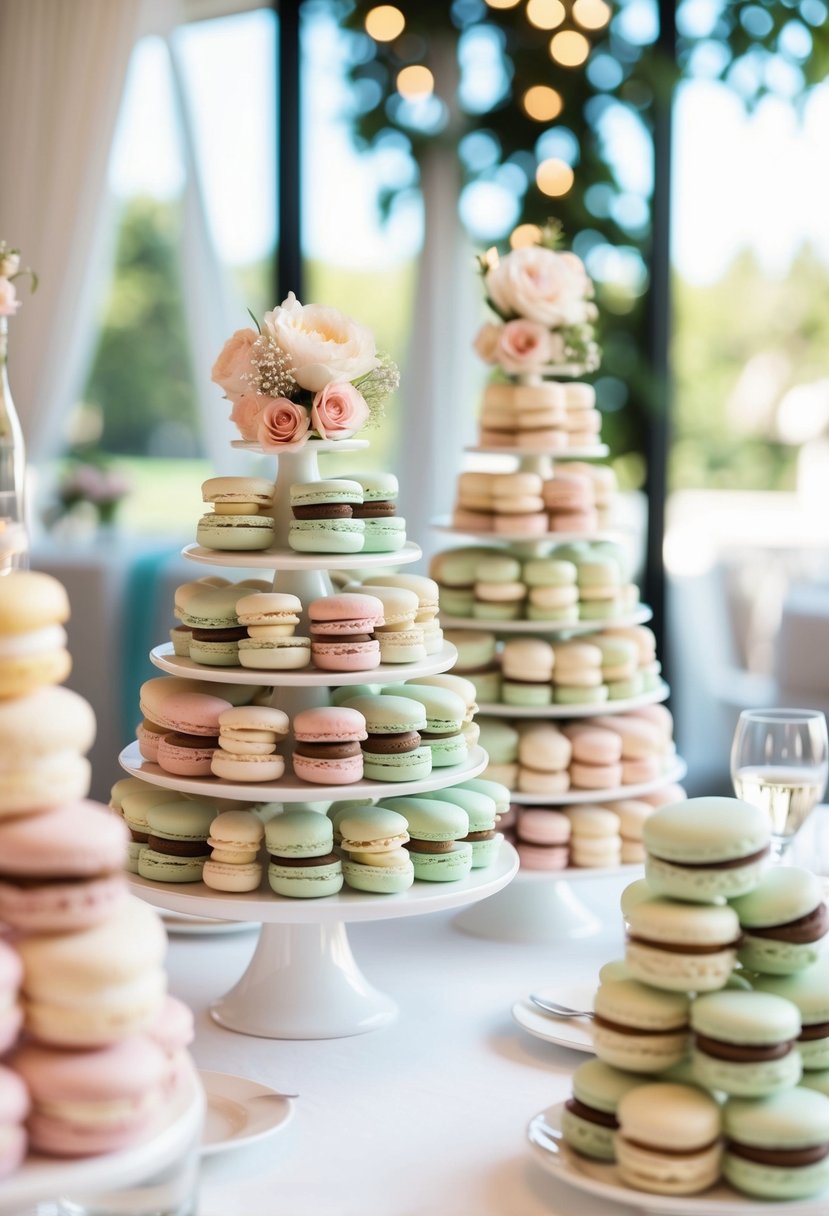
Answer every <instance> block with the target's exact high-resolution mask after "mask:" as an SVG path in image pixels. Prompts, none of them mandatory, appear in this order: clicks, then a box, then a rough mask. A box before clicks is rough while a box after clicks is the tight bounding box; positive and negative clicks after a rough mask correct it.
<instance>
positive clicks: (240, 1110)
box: [199, 1070, 294, 1157]
mask: <svg viewBox="0 0 829 1216" xmlns="http://www.w3.org/2000/svg"><path fill="white" fill-rule="evenodd" d="M199 1077H200V1078H201V1083H202V1085H203V1086H204V1092H205V1095H206V1097H207V1116H206V1118H205V1122H204V1135H203V1138H202V1147H201V1155H202V1156H203V1157H210V1156H212V1155H213V1154H214V1153H224V1152H226V1151H227V1150H228V1149H231V1148H242V1147H244V1146H246V1145H248V1144H253V1142H254V1141H255V1140H262V1139H264V1138H265V1136H273V1135H274V1134H275V1133H276V1132H278V1131H280V1130H281V1129H282V1128H283V1127H285V1125H286V1124H287V1123H288V1122H289V1120H290V1118H291V1116H292V1115H293V1113H294V1106H293V1102H291V1100H290V1099H289V1098H282V1097H280V1096H279V1094H277V1093H276V1091H275V1090H273V1089H270V1088H269V1087H268V1086H267V1085H260V1084H259V1082H258V1081H251V1080H249V1079H248V1078H247V1077H234V1076H232V1075H231V1074H230V1073H226V1072H204V1071H202V1070H200V1071H199Z"/></svg>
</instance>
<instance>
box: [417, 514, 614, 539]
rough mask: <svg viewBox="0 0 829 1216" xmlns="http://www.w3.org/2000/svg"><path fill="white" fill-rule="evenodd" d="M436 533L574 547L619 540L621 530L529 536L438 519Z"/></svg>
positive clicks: (549, 533) (609, 529)
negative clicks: (465, 525)
mask: <svg viewBox="0 0 829 1216" xmlns="http://www.w3.org/2000/svg"><path fill="white" fill-rule="evenodd" d="M432 528H433V529H434V531H435V532H444V533H448V534H449V535H450V536H468V537H470V538H471V539H472V540H500V541H504V542H505V543H506V544H508V545H572V544H576V543H577V542H578V541H582V540H584V541H594V540H618V539H619V535H620V532H621V529H620V528H594V529H592V530H591V531H589V532H537V533H535V534H533V535H532V536H528V535H527V533H526V532H495V531H494V530H493V529H492V528H490V529H488V530H486V529H477V528H458V527H456V526H455V525H454V524H453V523H452V521H451V520H448V519H437V520H435V522H434V523H433V524H432Z"/></svg>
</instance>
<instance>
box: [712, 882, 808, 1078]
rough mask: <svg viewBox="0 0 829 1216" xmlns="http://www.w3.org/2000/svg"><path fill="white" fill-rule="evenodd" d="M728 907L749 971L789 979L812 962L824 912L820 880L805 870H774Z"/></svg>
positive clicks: (743, 960)
mask: <svg viewBox="0 0 829 1216" xmlns="http://www.w3.org/2000/svg"><path fill="white" fill-rule="evenodd" d="M732 907H733V908H734V910H735V912H736V913H737V915H738V916H739V918H740V924H741V925H742V928H743V940H742V942H741V943H740V949H739V959H740V962H741V963H742V964H743V966H744V967H747V968H748V969H749V970H750V971H761V972H768V973H769V974H771V975H791V974H792V973H793V972H795V971H802V970H803V968H805V967H810V966H811V965H812V963H815V962H817V960H818V957H819V955H820V950H821V946H822V943H823V940H824V938H825V937H826V934H827V933H829V913H828V912H827V909H826V903H825V901H824V898H823V888H822V886H821V883H820V880H819V879H818V878H817V876H816V875H815V874H813V873H812V872H811V871H810V870H801V869H799V868H798V867H797V866H776V867H775V868H774V869H771V870H768V871H767V872H766V873H765V874H764V875H763V877H762V878H761V879H760V881H759V882H758V884H757V886H756V887H755V888H754V890H753V891H749V892H748V893H747V894H746V895H741V896H739V897H738V898H737V899H735V900H733V901H732ZM827 1064H829V1061H827Z"/></svg>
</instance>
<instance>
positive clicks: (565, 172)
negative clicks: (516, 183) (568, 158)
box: [535, 156, 575, 198]
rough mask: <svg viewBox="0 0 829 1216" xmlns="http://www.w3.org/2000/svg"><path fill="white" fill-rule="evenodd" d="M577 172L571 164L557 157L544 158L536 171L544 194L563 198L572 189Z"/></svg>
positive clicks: (536, 178)
mask: <svg viewBox="0 0 829 1216" xmlns="http://www.w3.org/2000/svg"><path fill="white" fill-rule="evenodd" d="M574 180H575V174H574V173H573V170H572V169H571V168H570V166H569V165H568V164H567V163H566V162H565V161H563V160H559V159H558V158H557V157H555V156H553V157H550V159H549V160H543V161H542V162H541V164H540V165H539V166H538V168H537V169H536V171H535V182H536V185H537V186H538V188H539V190H540V191H541V193H542V194H549V195H550V197H551V198H561V196H562V195H563V194H566V193H567V191H568V190H570V189H571V187H572V185H573V181H574Z"/></svg>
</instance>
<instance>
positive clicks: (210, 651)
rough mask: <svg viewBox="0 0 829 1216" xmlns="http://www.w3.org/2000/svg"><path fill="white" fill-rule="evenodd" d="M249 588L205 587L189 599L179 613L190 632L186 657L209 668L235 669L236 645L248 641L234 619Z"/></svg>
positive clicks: (236, 618) (244, 630)
mask: <svg viewBox="0 0 829 1216" xmlns="http://www.w3.org/2000/svg"><path fill="white" fill-rule="evenodd" d="M249 593H250V590H249V588H248V587H239V586H237V585H234V584H230V585H228V586H226V587H205V588H204V590H203V591H200V592H199V593H198V594H196V595H192V596H190V597H188V599H187V603H186V605H185V606H184V607H183V608H182V610H181V623H182V625H184V626H185V627H186V628H187V629H189V630H190V640H189V645H188V654H189V657H190V658H191V659H192V660H193V662H194V663H203V664H205V665H206V666H208V667H238V665H239V642H240V640H241V639H242V638H246V637H247V630H246V629H245V627H244V625H240V623H239V619H238V617H237V615H236V606H237V604H238V602H239V600H241V599H244V597H245V596H247V595H249Z"/></svg>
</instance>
